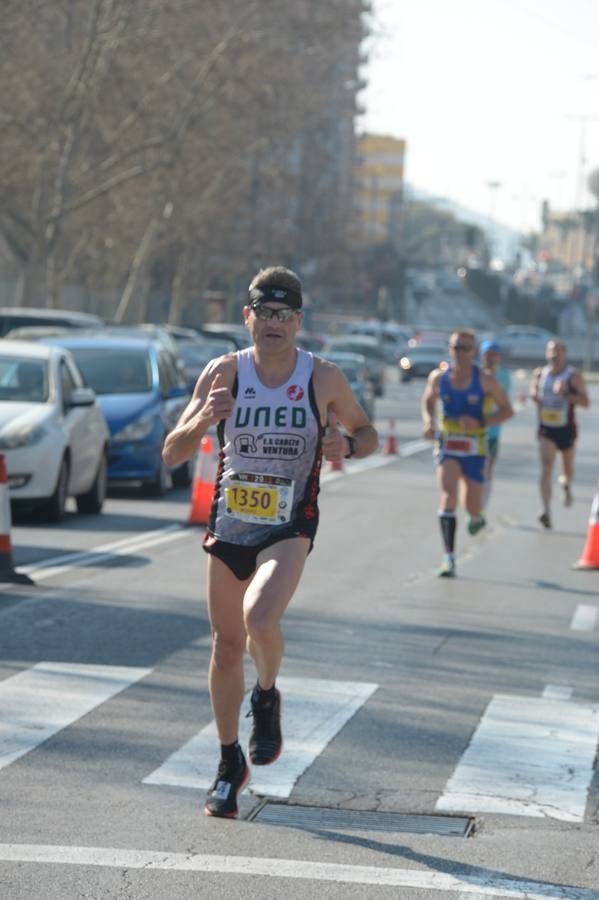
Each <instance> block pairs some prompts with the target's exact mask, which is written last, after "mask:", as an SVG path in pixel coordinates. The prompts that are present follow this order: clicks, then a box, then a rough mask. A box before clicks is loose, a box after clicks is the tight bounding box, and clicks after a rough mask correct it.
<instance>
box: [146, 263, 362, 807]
mask: <svg viewBox="0 0 599 900" xmlns="http://www.w3.org/2000/svg"><path fill="white" fill-rule="evenodd" d="M301 306H302V288H301V282H300V280H299V278H298V277H297V275H295V273H293V272H291V271H289V270H288V269H284V268H283V267H281V266H277V267H272V268H270V269H265V270H263V271H262V272H259V273H258V275H257V276H256V277H255V278H254V280H253V281H252V283H251V285H250V287H249V297H248V302H247V305H246V306H244V308H243V316H244V320H245V323H246V326H247V328H248V330H249V333H250V336H251V338H252V342H253V343H252V347H251V348H250V349H248V350H244V351H241V352H239V353H231V354H228V355H227V356H222V357H219V358H218V359H215V360H212V362H210V363H209V364H208V366H207V367H206V369H205V370H204V372H203V373H202V374H201V375H200V378H199V379H198V382H197V384H196V387H195V390H194V393H193V397H192V400H191V402H190V404H189V405H188V407H187V409H186V410H185V411H184V413H183V415H182V417H181V419H180V421H179V423H178V424H177V426H176V428H175V429H174V430H173V431H172V432H171V433H170V434H169V435H168V436H167V438H166V441H165V445H164V450H163V457H164V460H165V462H166V463H167V465H169V466H177V465H180V464H181V462H183V461H184V460H186V459H190V458H191V457H192V456H193V454H194V452H195V450H196V448H197V447H198V445H199V442H200V440H201V438H202V437H203V435H205V434H206V432H207V430H208V428H209V427H211V426H213V425H216V426H217V433H218V436H219V443H220V448H221V452H220V458H219V467H218V473H217V478H216V484H215V493H214V500H213V504H212V512H211V515H210V521H209V525H208V533H207V535H206V538H205V541H204V549H205V550H206V552H207V553H208V554H209V558H208V614H209V617H210V625H211V629H212V656H211V660H210V672H209V686H210V697H211V700H212V707H213V710H214V718H215V720H216V727H217V731H218V736H219V739H220V742H221V759H220V763H219V765H218V771H217V775H216V778H215V780H214V783H213V784H212V786H211V787H210V789H209V791H208V796H207V798H206V805H205V812H206V813H207V814H208V815H212V816H227V817H235V816H236V815H237V813H238V807H237V795H238V794H239V792H240V791H241V789H242V788H243V786H244V785H245V783H246V782H247V780H248V778H249V769H248V765H247V763H246V759H245V755H244V753H243V751H242V749H241V747H240V746H239V743H238V740H237V737H238V727H239V714H240V707H241V701H242V698H243V693H244V677H243V671H244V669H243V657H244V651H245V649H246V646H247V649H248V651H249V653H250V654H251V656H252V658H253V661H254V664H255V666H256V672H257V676H258V677H257V682H256V686H255V687H254V690H253V693H252V699H251V709H250V715H251V716H252V718H253V725H252V733H251V736H250V741H249V757H250V762H252V763H253V764H254V765H268V764H269V763H273V762H274V761H275V760H276V759H277V758H278V756H279V754H280V752H281V747H282V736H281V724H280V714H281V696H280V693H279V691H278V690H277V688H276V686H275V679H276V677H277V674H278V671H279V667H280V665H281V660H282V656H283V637H282V634H281V628H280V620H281V617H282V616H283V613H284V612H285V609H286V607H287V605H288V603H289V601H290V600H291V598H292V596H293V593H294V591H295V589H296V587H297V585H298V582H299V580H300V577H301V574H302V571H303V568H304V563H305V561H306V557H307V555H308V553H309V551H310V549H311V547H312V544H313V541H314V537H315V534H316V528H317V525H318V504H317V500H318V490H319V473H320V463H321V459H322V457H323V456H324V458H325V459H327V460H330V461H339V460H341V459H342V458H343V457H346V458H349V457H350V456H356V457H364V456H368V455H369V454H370V453H372V452H373V451H374V450H376V448H377V446H378V436H377V433H376V431H375V430H374V428H373V427H372V425H371V423H370V421H369V419H368V417H367V415H366V413H365V412H364V410H363V409H362V407H361V406H360V405H359V404H358V403H357V401H356V399H355V397H354V395H353V393H352V391H351V387H350V385H349V382H348V381H347V379H346V378H345V376H344V375H343V373H342V372H341V370H340V369H338V368H337V366H335V365H333V364H332V363H329V362H327V361H325V360H322V359H320V358H319V357H313V356H312V354H310V353H305V352H304V351H302V350H299V349H298V348H297V347H296V345H295V337H296V334H297V331H298V329H299V327H300V325H301V322H302V315H303V314H302V311H301ZM337 421H339V422H340V423H341V424H342V426H343V427H344V428H345V429H346V433H345V434H344V433H342V432H341V431H339V430H338V428H337ZM327 424H328V429H327V431H326V432H325V426H327Z"/></svg>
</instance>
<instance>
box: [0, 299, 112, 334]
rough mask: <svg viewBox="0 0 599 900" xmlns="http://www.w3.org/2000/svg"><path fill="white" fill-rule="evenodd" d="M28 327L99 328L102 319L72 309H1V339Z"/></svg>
mask: <svg viewBox="0 0 599 900" xmlns="http://www.w3.org/2000/svg"><path fill="white" fill-rule="evenodd" d="M28 325H56V326H61V327H63V328H98V327H100V326H101V325H102V319H101V318H100V317H99V316H95V315H93V314H92V313H82V312H75V311H73V310H70V309H34V308H33V307H20V306H3V307H0V337H4V336H5V335H6V334H8V332H9V331H12V330H13V329H14V328H22V327H23V326H28Z"/></svg>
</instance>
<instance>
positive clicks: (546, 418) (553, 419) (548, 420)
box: [541, 406, 568, 428]
mask: <svg viewBox="0 0 599 900" xmlns="http://www.w3.org/2000/svg"><path fill="white" fill-rule="evenodd" d="M567 415H568V414H567V411H566V410H564V409H548V408H547V407H546V406H542V407H541V425H548V426H549V427H550V428H551V427H553V428H556V427H559V426H561V425H566V424H567Z"/></svg>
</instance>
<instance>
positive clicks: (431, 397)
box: [420, 369, 442, 440]
mask: <svg viewBox="0 0 599 900" xmlns="http://www.w3.org/2000/svg"><path fill="white" fill-rule="evenodd" d="M441 375H442V372H441V369H435V370H434V371H433V372H431V373H430V375H429V376H428V378H427V381H426V387H425V389H424V393H423V395H422V402H421V404H420V409H421V412H422V434H423V436H424V437H425V438H426V439H427V440H432V439H433V438H434V436H435V434H436V431H437V422H436V419H435V416H436V414H437V399H438V396H439V381H440V379H441Z"/></svg>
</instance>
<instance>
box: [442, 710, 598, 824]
mask: <svg viewBox="0 0 599 900" xmlns="http://www.w3.org/2000/svg"><path fill="white" fill-rule="evenodd" d="M598 739H599V706H593V705H589V704H582V703H572V702H568V701H567V700H563V699H551V698H547V697H518V696H509V695H502V694H498V695H496V696H495V697H494V698H493V700H492V701H491V702H490V703H489V705H488V707H487V709H486V711H485V714H484V716H483V717H482V719H481V721H480V722H479V725H478V727H477V729H476V731H475V732H474V735H473V737H472V741H471V743H470V745H469V747H468V748H467V750H466V752H465V753H464V755H463V756H462V758H461V760H460V762H459V763H458V766H457V768H456V770H455V772H454V774H453V775H452V777H451V778H450V779H449V781H448V782H447V786H446V789H445V792H444V793H443V794H442V796H441V797H440V798H439V800H438V801H437V804H436V808H437V810H439V811H444V812H450V811H451V812H457V811H460V812H471V813H474V812H489V813H502V814H505V815H514V816H534V817H543V818H549V819H560V820H562V821H565V822H582V821H583V820H584V811H585V806H586V798H587V792H588V788H589V785H590V783H591V779H592V777H593V760H594V757H595V752H596V748H597V740H598Z"/></svg>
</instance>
